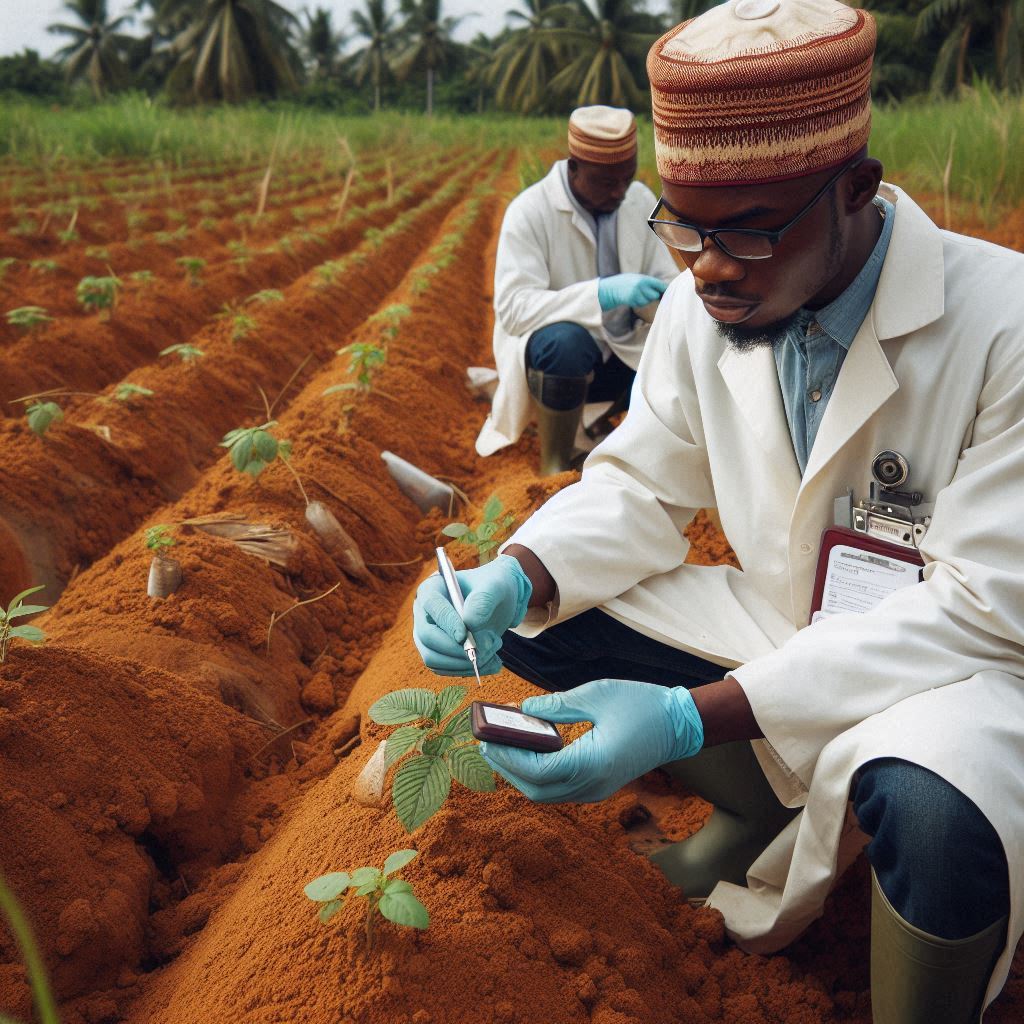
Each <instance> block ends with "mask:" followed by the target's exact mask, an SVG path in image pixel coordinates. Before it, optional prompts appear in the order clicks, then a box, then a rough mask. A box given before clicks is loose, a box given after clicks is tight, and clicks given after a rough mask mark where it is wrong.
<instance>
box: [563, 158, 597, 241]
mask: <svg viewBox="0 0 1024 1024" xmlns="http://www.w3.org/2000/svg"><path fill="white" fill-rule="evenodd" d="M558 171H559V173H560V174H561V176H562V186H563V187H564V188H565V194H566V195H567V196H568V197H569V202H570V203H572V207H573V209H574V210H575V211H576V212H577V213H578V214H579V215H580V216H581V217H582V218H583V223H584V224H586V225H587V227H588V228H590V233H591V234H592V235H593V236H594V241H595V242H596V241H597V218H596V217H595V216H594V215H593V214H592V213H591V212H590V211H589V210H587V209H584V207H583V206H582V205H581V204H580V201H579V200H578V199H577V198H576V194H575V193H574V192H573V190H572V187H571V186H570V185H569V161H568V160H559V161H558Z"/></svg>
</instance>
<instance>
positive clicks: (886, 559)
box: [808, 526, 924, 625]
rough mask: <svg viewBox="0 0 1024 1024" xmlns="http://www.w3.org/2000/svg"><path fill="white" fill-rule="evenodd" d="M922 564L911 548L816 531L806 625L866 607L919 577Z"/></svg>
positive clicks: (839, 530)
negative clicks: (814, 568) (816, 548)
mask: <svg viewBox="0 0 1024 1024" xmlns="http://www.w3.org/2000/svg"><path fill="white" fill-rule="evenodd" d="M922 568H924V559H923V558H922V557H921V554H920V552H919V551H918V550H917V548H912V547H906V546H904V545H902V544H894V543H892V542H891V541H886V540H880V539H879V538H877V537H872V536H869V535H868V534H865V533H861V532H860V531H859V530H851V529H849V528H848V527H845V526H829V527H827V528H826V529H825V530H823V531H822V534H821V548H820V550H819V552H818V568H817V571H816V572H815V574H814V594H813V597H812V599H811V614H810V618H809V619H808V625H811V624H813V623H814V622H816V621H818V620H819V619H820V618H821V617H822V616H827V615H836V614H840V613H842V612H865V611H870V609H871V608H872V607H874V605H876V604H878V603H879V602H880V601H882V600H883V599H884V598H885V597H886V596H888V594H890V593H892V592H893V591H895V590H897V589H900V588H901V587H903V586H908V585H912V584H915V583H918V582H920V580H921V569H922ZM819 613H820V614H819Z"/></svg>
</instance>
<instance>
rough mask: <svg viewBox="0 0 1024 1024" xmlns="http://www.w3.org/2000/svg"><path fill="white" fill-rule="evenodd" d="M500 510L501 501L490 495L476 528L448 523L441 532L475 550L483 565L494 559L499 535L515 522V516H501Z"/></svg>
mask: <svg viewBox="0 0 1024 1024" xmlns="http://www.w3.org/2000/svg"><path fill="white" fill-rule="evenodd" d="M501 510H502V504H501V499H500V498H499V497H498V496H497V495H496V494H492V495H491V496H490V497H489V498H488V499H487V504H486V505H484V513H483V518H482V519H481V521H480V522H479V523H477V524H476V526H474V527H472V528H470V527H469V526H467V525H466V524H465V523H449V524H448V525H447V526H446V527H444V529H442V530H441V532H442V533H443V534H444V535H445V536H446V537H453V538H454V539H455V540H457V541H458V542H459V543H460V544H465V545H466V546H467V547H471V548H475V549H476V553H477V558H478V559H479V560H480V564H481V565H484V564H485V563H487V562H490V561H491V560H492V559H493V558H494V556H495V548H497V546H498V545H499V544H500V543H501V539H500V538H501V535H502V534H503V533H505V532H506V531H507V530H508V528H509V527H510V526H511V525H512V524H513V523H514V522H515V516H513V515H505V516H503V515H502V514H501ZM495 538H498V539H497V540H496V539H495Z"/></svg>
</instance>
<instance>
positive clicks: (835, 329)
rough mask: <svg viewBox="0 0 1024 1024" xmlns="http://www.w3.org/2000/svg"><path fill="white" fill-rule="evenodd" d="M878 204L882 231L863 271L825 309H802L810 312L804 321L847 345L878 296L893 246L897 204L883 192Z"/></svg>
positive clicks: (876, 199) (851, 342)
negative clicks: (887, 256)
mask: <svg viewBox="0 0 1024 1024" xmlns="http://www.w3.org/2000/svg"><path fill="white" fill-rule="evenodd" d="M874 202H875V207H876V209H878V210H880V211H881V214H882V218H883V222H882V233H881V234H880V235H879V236H878V241H877V242H875V247H874V248H873V249H872V250H871V255H870V256H869V257H868V258H867V261H866V262H865V263H864V266H863V267H861V269H860V273H859V274H858V275H857V276H856V277H855V278H854V279H853V281H852V282H851V283H850V285H849V287H848V288H847V289H846V290H845V291H844V292H843V294H842V295H840V296H839V297H838V298H836V299H834V300H833V301H832V302H830V303H829V304H828V305H827V306H825V307H824V308H823V309H819V310H806V311H805V310H801V312H802V313H803V312H807V313H809V316H808V317H807V320H806V322H805V324H804V327H805V328H806V326H807V324H808V323H810V322H812V321H816V322H817V324H818V326H819V327H820V328H821V329H822V330H823V331H825V332H826V333H827V334H828V335H829V337H830V338H832V339H833V340H835V341H837V342H838V343H839V344H840V345H842V346H843V348H844V349H847V350H849V348H850V345H852V344H853V339H854V337H855V335H856V334H857V331H858V330H860V325H861V324H862V323H863V321H864V317H865V316H867V313H868V310H869V309H870V308H871V303H872V302H873V301H874V298H875V290H876V289H877V288H878V278H879V277H880V276H881V273H882V264H883V263H884V262H885V254H886V252H887V251H888V248H889V239H890V238H892V226H893V221H894V220H895V219H896V218H895V217H894V216H893V215H894V213H895V212H896V208H895V207H894V206H893V204H892V203H890V202H889V200H888V199H883V198H882V197H881V196H876V197H875V200H874Z"/></svg>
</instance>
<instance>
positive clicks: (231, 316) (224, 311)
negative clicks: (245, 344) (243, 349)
mask: <svg viewBox="0 0 1024 1024" xmlns="http://www.w3.org/2000/svg"><path fill="white" fill-rule="evenodd" d="M216 318H217V319H218V320H227V321H229V322H230V324H231V341H232V342H236V341H241V340H242V339H243V338H245V337H247V336H248V335H249V334H250V333H251V332H252V331H254V330H255V329H256V321H255V319H253V317H251V316H249V314H248V313H243V312H242V311H241V310H240V309H239V308H238V306H237V305H236V304H235V303H233V302H226V303H225V304H224V305H223V306H222V307H221V311H220V312H219V313H217V314H216Z"/></svg>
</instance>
